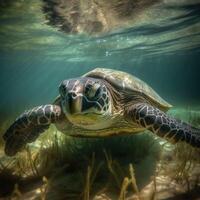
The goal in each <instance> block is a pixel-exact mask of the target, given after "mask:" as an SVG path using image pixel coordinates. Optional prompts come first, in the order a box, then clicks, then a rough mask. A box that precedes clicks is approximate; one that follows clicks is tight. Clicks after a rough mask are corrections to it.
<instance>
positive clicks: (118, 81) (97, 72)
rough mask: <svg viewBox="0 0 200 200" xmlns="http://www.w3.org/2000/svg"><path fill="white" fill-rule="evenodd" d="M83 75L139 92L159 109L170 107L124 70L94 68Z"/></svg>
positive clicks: (150, 89) (121, 88)
mask: <svg viewBox="0 0 200 200" xmlns="http://www.w3.org/2000/svg"><path fill="white" fill-rule="evenodd" d="M83 76H84V77H92V78H99V79H104V80H105V81H107V82H108V83H110V84H111V85H112V86H113V87H115V88H117V89H119V90H125V91H127V92H129V93H130V95H131V94H132V93H133V92H137V93H139V94H140V93H141V94H142V95H144V96H145V97H146V98H147V99H148V100H149V101H150V102H152V103H153V104H154V105H155V106H157V107H158V108H160V109H161V110H164V111H167V110H168V109H169V108H171V107H172V105H170V104H169V103H167V102H166V101H165V100H164V99H162V98H161V97H160V96H159V95H158V94H157V93H156V92H155V91H154V90H153V89H152V88H151V87H150V86H149V85H147V84H146V83H145V82H143V81H142V80H140V79H139V78H136V77H135V76H133V75H131V74H128V73H126V72H122V71H118V70H114V69H107V68H96V69H94V70H92V71H90V72H88V73H86V74H85V75H83Z"/></svg>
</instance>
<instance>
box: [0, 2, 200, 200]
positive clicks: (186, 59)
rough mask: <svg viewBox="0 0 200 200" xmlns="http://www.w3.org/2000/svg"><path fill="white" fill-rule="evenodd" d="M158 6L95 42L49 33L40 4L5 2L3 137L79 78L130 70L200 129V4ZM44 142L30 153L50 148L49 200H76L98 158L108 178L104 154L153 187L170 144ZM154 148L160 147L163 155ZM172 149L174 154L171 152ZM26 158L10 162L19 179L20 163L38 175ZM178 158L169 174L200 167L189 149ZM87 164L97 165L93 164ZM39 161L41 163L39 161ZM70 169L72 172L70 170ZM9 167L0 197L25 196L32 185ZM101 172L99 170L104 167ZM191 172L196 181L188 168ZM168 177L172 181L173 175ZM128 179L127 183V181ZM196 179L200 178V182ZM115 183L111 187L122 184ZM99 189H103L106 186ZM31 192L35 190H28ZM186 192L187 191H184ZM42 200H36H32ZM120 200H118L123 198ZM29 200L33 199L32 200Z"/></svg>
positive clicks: (43, 155)
mask: <svg viewBox="0 0 200 200" xmlns="http://www.w3.org/2000/svg"><path fill="white" fill-rule="evenodd" d="M52 2H53V0H52ZM156 2H157V3H155V4H154V5H152V6H150V7H148V8H147V9H144V10H141V11H140V13H139V14H138V16H137V15H135V20H134V22H133V23H132V24H129V25H128V26H126V27H125V26H123V24H121V26H120V27H118V28H115V29H112V30H111V31H110V32H107V33H101V34H97V35H89V34H87V33H81V34H72V33H69V34H67V33H64V32H62V31H60V30H59V28H58V27H55V26H50V25H48V21H47V19H46V18H45V14H44V13H43V12H42V6H43V3H42V1H40V0H15V1H12V0H11V1H4V0H0V94H1V98H0V130H1V133H0V136H1V134H3V132H4V131H5V129H6V128H7V127H8V126H9V124H10V121H12V120H13V119H15V118H16V117H17V116H18V115H19V114H20V113H21V112H23V111H24V110H26V109H29V108H32V107H34V106H37V105H42V104H47V103H51V102H52V101H53V100H54V98H55V97H56V96H57V95H58V86H59V84H60V82H61V81H62V80H64V79H68V78H72V77H79V76H81V75H82V74H84V73H86V72H88V71H90V70H92V69H94V68H95V67H104V68H112V69H117V70H122V71H126V72H128V73H131V74H133V75H135V76H137V77H138V78H140V79H142V80H143V81H145V82H146V83H148V84H149V85H150V86H151V87H152V88H153V89H155V91H156V92H157V93H158V94H160V96H161V97H163V98H164V99H165V100H166V101H168V102H169V103H170V104H172V105H174V109H172V111H171V112H170V114H172V115H174V116H176V117H177V118H181V119H183V120H185V121H190V122H191V123H193V124H194V125H196V126H198V125H199V119H200V118H199V116H200V115H199V108H200V90H199V85H200V84H199V74H200V69H199V66H200V1H199V0H191V1H190V2H189V1H187V0H179V1H176V0H160V1H156ZM54 134H55V135H54ZM43 137H44V138H40V139H39V140H37V142H38V141H39V142H38V143H37V142H36V143H35V144H34V143H33V145H32V146H31V145H30V147H31V148H32V149H31V150H32V152H33V153H34V149H36V150H37V151H39V147H41V146H42V148H41V149H40V150H41V151H39V152H40V154H39V161H38V160H37V159H36V161H37V162H39V164H38V163H37V164H38V165H39V166H40V164H41V163H42V164H41V165H42V167H41V166H40V167H41V168H42V170H41V169H40V170H41V174H40V175H41V176H43V175H44V176H47V178H48V179H49V180H50V183H51V184H52V183H53V184H52V185H53V186H54V185H55V186H56V187H55V188H54V187H53V186H52V188H51V187H50V189H49V195H50V196H51V195H52V197H51V198H49V199H56V198H55V196H57V198H58V199H60V193H61V194H62V195H63V197H66V196H65V195H67V194H68V193H67V192H66V191H67V189H68V190H69V194H70V189H71V188H72V189H73V186H74V185H75V186H76V187H75V188H76V189H77V187H78V189H79V190H80V189H81V190H82V188H83V185H81V184H82V182H81V181H82V179H83V178H85V175H86V169H87V167H88V165H89V164H91V162H92V161H91V160H90V159H91V158H92V156H93V152H95V153H96V161H95V162H96V164H102V160H103V162H104V165H103V167H102V168H101V170H102V171H101V170H100V172H99V173H100V176H101V175H102V174H103V175H105V174H106V173H108V172H106V173H105V171H106V169H107V165H106V162H105V161H106V159H105V157H106V156H105V152H104V148H106V149H107V150H109V151H108V152H107V153H108V155H109V153H110V156H111V157H112V156H113V163H115V162H114V161H115V159H116V160H117V161H120V162H119V163H120V164H122V166H123V167H124V168H125V169H126V170H127V169H128V167H127V166H128V164H129V163H133V164H134V168H135V169H136V179H138V182H137V183H138V185H139V186H140V187H143V185H145V184H146V183H147V182H148V183H150V180H151V178H150V177H151V176H152V175H154V173H155V172H156V170H157V169H156V167H157V160H158V157H159V156H158V154H159V155H160V151H161V145H160V144H161V143H162V144H163V143H165V142H163V141H161V142H160V140H159V142H160V143H159V142H157V139H156V140H155V138H154V136H153V134H149V135H148V134H142V135H139V134H138V135H134V136H133V137H132V136H130V138H129V137H127V138H126V137H118V138H117V137H115V138H114V139H113V138H109V139H105V140H104V139H103V140H84V139H83V140H82V139H77V138H76V139H73V138H68V137H66V138H65V140H64V139H63V138H62V137H64V136H60V135H59V133H57V132H56V129H55V127H51V128H50V129H49V130H48V131H47V132H46V134H43ZM58 138H59V140H58ZM60 138H61V139H60ZM62 139H63V141H64V142H63V143H62ZM41 141H43V143H41ZM155 141H156V142H155ZM1 142H2V140H1V138H0V164H1V162H2V163H3V161H4V160H5V161H6V162H7V159H8V161H9V158H8V157H6V156H5V155H4V153H3V151H2V149H3V148H2V147H3V145H2V143H1ZM95 142H96V143H95ZM152 142H155V147H154V145H152V144H154V143H152ZM60 143H61V144H62V145H61V144H60ZM48 145H49V146H48ZM59 145H60V146H59ZM148 145H149V146H148ZM68 146H69V147H68ZM47 147H48V148H47ZM166 147H167V148H168V146H167V145H166ZM167 148H166V149H167ZM169 149H170V151H171V149H173V147H172V146H171V145H169ZM36 150H35V151H36ZM158 151H159V152H158ZM178 151H180V152H178ZM24 152H25V153H24ZM24 152H23V153H24V154H23V153H22V154H21V155H20V154H19V155H18V157H17V159H18V160H17V159H16V160H15V161H14V160H12V159H13V158H10V160H11V161H12V163H11V164H13V163H14V164H13V166H12V165H11V167H13V169H12V170H13V171H14V172H15V171H16V170H18V167H19V163H20V162H21V163H22V169H23V167H24V169H25V170H30V169H29V167H30V166H29V167H27V166H26V164H27V163H28V162H29V159H30V158H28V157H29V156H30V155H29V154H27V155H25V154H26V151H24ZM27 152H28V151H27ZM63 152H64V153H63ZM174 152H175V153H177V152H178V153H179V154H180V155H179V154H178V153H177V155H179V156H177V155H176V157H173V156H174V154H175V153H174ZM174 152H173V153H172V155H170V156H166V158H165V159H166V160H165V161H166V163H167V164H166V163H164V165H163V166H164V167H163V168H166V166H167V170H168V166H169V168H170V166H172V168H173V169H174V170H176V169H177V168H178V167H180V166H181V164H182V163H184V164H185V166H184V167H185V168H186V164H187V162H184V161H185V160H186V159H188V160H189V162H190V160H192V162H194V163H195V162H197V163H198V164H199V160H198V159H196V158H199V155H200V154H190V153H191V152H190V150H189V148H188V147H187V146H186V147H184V146H183V147H182V146H180V147H179V149H178V148H177V149H176V148H175V151H174ZM181 153H182V154H181ZM197 153H198V152H197ZM183 154H184V155H183ZM98 155H100V157H98ZM108 155H107V156H108ZM181 155H182V157H181ZM20 156H21V157H20ZM32 156H33V155H32ZM87 156H88V157H87ZM86 157H87V158H89V160H90V162H89V161H86V160H85V158H86ZM111 157H110V159H111V161H112V158H111ZM32 159H35V157H34V156H33V157H32ZM170 159H171V160H170ZM48 161H49V162H48ZM18 162H19V163H18ZM26 162H27V163H26ZM51 162H52V163H51ZM88 163H89V164H88ZM174 163H175V164H177V165H174ZM23 164H24V166H23ZM45 164H46V165H45ZM66 164H67V165H69V169H68V166H67V167H66ZM168 164H169V165H168ZM79 165H80V166H81V167H80V168H79ZM2 166H3V165H2ZM2 166H0V179H1V180H3V181H0V183H4V182H5V184H3V186H1V187H2V188H3V189H2V188H1V187H0V189H1V191H0V195H1V194H4V193H5V194H10V193H11V192H12V191H13V189H14V184H15V183H19V186H20V187H21V188H20V190H22V191H23V189H24V188H23V187H24V185H26V182H24V183H23V182H20V181H19V180H21V177H20V176H19V177H18V179H19V180H18V179H17V178H16V180H15V179H14V181H13V182H12V179H11V181H10V179H9V173H8V174H6V173H5V172H4V171H3V170H2V169H3V168H2ZM77 166H78V167H77ZM174 166H175V167H174ZM177 166H178V167H177ZM194 166H195V167H196V168H195V167H194V169H197V171H198V172H199V165H195V164H194ZM37 167H38V166H37ZM65 167H66V169H65ZM115 167H118V166H115ZM63 169H64V170H63ZM72 169H74V170H75V172H76V173H77V174H78V175H79V176H77V177H78V178H76V180H79V182H77V181H76V182H74V177H73V176H74V174H75V172H74V171H73V170H72ZM12 170H11V171H10V174H11V177H12V175H13V172H12ZM51 170H52V171H51ZM70 170H72V173H71V171H70ZM96 170H99V169H98V167H96ZM57 171H58V172H59V173H60V174H59V173H58V174H59V176H57V174H55V173H57ZM108 171H109V170H108ZM172 171H173V170H172ZM186 171H187V173H189V169H188V168H187V169H186ZM191 171H192V172H193V171H194V172H195V170H193V169H190V172H191ZM11 172H12V173H11ZM50 172H51V173H50ZM80 172H81V173H80ZM125 172H127V171H125ZM18 173H20V170H19V172H18ZM23 173H24V171H23ZM23 173H22V174H23ZM166 173H168V174H167V176H168V175H169V177H170V171H169V172H168V171H167V172H166ZM182 173H183V171H182ZM22 174H20V175H22ZM77 174H76V175H77ZM108 174H109V173H108ZM111 174H112V173H111ZM2 175H3V176H2ZM23 175H24V174H23ZM37 175H38V174H37ZM103 175H102V176H103ZM125 175H126V176H127V174H126V173H125ZM161 175H162V174H161ZM175 175H177V174H175ZM6 176H7V179H6V178H5V177H6ZM154 176H155V177H156V176H158V178H159V174H156V173H155V175H154ZM36 177H37V178H38V179H39V181H40V182H39V184H38V186H37V187H38V188H39V187H40V186H41V177H40V176H39V177H38V176H36ZM52 177H53V178H52ZM71 177H72V179H73V181H71V179H70V178H71ZM75 177H76V176H75ZM194 177H197V175H196V174H195V175H194ZM51 178H52V179H51ZM81 178H82V179H81ZM97 178H98V177H97ZM104 178H105V177H104ZM122 178H124V176H122ZM165 178H166V177H165ZM167 178H168V177H167ZM176 178H177V177H176ZM68 179H69V180H68ZM143 179H144V180H143ZM17 180H18V181H19V182H17ZM52 180H53V181H52ZM84 180H85V179H84ZM105 180H106V181H107V179H105ZM109 180H110V179H109ZM111 180H112V179H111ZM120 180H122V179H120ZM161 180H162V179H161ZM6 181H7V182H6ZM9 181H10V182H9ZM101 181H102V180H101V179H100V183H101V184H102V185H104V182H101ZM103 181H104V180H103ZM112 181H113V180H112ZM112 181H111V185H113V183H115V182H114V181H113V182H112ZM30 182H31V181H30ZM141 182H142V184H141ZM163 182H164V184H165V185H167V187H168V186H169V185H170V186H171V181H169V182H167V180H166V179H164V181H163ZM60 183H61V185H60ZM72 183H73V184H72ZM83 183H84V181H83ZM144 183H145V184H144ZM6 184H7V185H8V188H9V186H10V188H9V190H8V191H7V190H6V189H4V187H5V188H6V187H7V185H6ZM9 184H10V185H9ZM20 184H21V185H20ZM23 184H24V185H23ZM51 184H50V186H51ZM95 184H96V185H97V186H98V185H99V183H98V181H97V183H95ZM95 184H94V185H95ZM101 184H100V185H101ZM106 184H107V182H106ZM177 184H179V183H177ZM79 185H80V186H79ZM160 185H161V186H162V183H160V182H159V179H158V187H159V186H160ZM183 185H184V184H183ZM191 185H192V182H191ZM27 186H28V187H30V186H29V185H28V184H27ZM57 186H59V187H57ZM172 186H173V187H174V185H172ZM184 186H185V185H184ZM28 187H27V188H28ZM84 187H85V185H84ZM179 187H181V188H183V186H182V185H179ZM27 188H26V189H25V191H26V190H27V191H30V190H31V189H30V188H31V187H30V188H28V189H27ZM63 188H64V189H63ZM163 188H165V187H163ZM174 188H175V187H174ZM184 189H185V188H184ZM118 190H119V188H118ZM2 191H3V192H2ZM72 191H73V190H72ZM169 191H170V190H169ZM184 191H187V190H184ZM59 192H60V193H59ZM80 192H82V191H80ZM164 192H165V191H164ZM39 194H40V193H37V192H35V193H33V194H32V196H34V195H39ZM116 194H117V195H118V192H117V193H116ZM174 194H175V193H174ZM198 194H199V193H197V196H198ZM54 195H55V196H54ZM62 195H61V196H62ZM161 196H162V195H161ZM39 197H40V196H39ZM39 197H38V198H39ZM24 199H28V198H26V197H24ZM64 199H68V198H67V197H66V198H64ZM115 199H116V198H115ZM158 199H159V198H158ZM162 199H164V198H162Z"/></svg>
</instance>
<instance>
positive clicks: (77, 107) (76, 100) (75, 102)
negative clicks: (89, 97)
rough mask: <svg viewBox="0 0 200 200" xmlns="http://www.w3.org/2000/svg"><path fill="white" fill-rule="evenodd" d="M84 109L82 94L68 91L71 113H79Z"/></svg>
mask: <svg viewBox="0 0 200 200" xmlns="http://www.w3.org/2000/svg"><path fill="white" fill-rule="evenodd" d="M81 109H82V94H76V93H68V110H69V113H70V114H78V113H80V112H81Z"/></svg>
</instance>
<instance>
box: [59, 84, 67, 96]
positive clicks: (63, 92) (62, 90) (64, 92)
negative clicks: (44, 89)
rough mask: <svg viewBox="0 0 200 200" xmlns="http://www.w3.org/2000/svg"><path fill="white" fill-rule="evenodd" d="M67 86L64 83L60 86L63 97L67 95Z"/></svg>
mask: <svg viewBox="0 0 200 200" xmlns="http://www.w3.org/2000/svg"><path fill="white" fill-rule="evenodd" d="M66 90H67V89H66V87H65V86H64V85H61V86H60V87H59V92H60V95H61V96H62V97H64V96H65V94H66Z"/></svg>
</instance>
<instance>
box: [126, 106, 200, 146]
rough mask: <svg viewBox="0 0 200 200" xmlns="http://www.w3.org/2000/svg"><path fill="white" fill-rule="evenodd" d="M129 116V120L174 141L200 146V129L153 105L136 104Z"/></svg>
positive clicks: (128, 111)
mask: <svg viewBox="0 0 200 200" xmlns="http://www.w3.org/2000/svg"><path fill="white" fill-rule="evenodd" d="M127 117H128V120H129V121H130V120H131V121H132V122H135V123H137V124H138V125H139V126H141V127H145V128H147V129H148V130H150V131H151V132H153V133H156V134H157V135H158V136H160V137H163V138H166V139H168V140H169V141H171V142H173V143H176V142H178V141H185V142H186V143H188V144H190V145H192V146H193V147H197V148H200V129H197V128H194V127H192V126H191V125H189V124H187V123H185V122H183V121H181V120H177V119H174V118H172V117H170V116H168V115H167V114H165V113H164V112H162V111H160V110H159V109H157V108H155V107H153V106H151V105H148V104H136V105H134V106H132V108H131V109H128V110H127Z"/></svg>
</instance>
